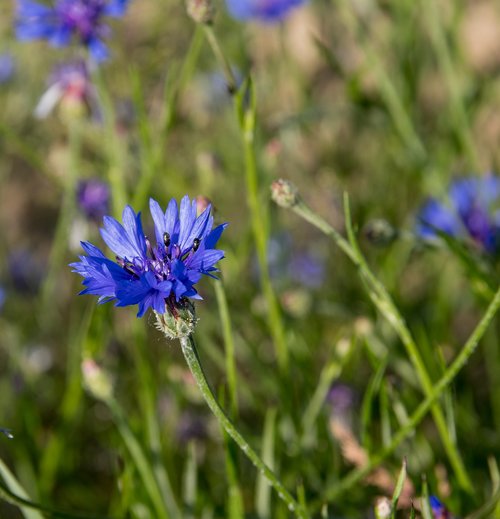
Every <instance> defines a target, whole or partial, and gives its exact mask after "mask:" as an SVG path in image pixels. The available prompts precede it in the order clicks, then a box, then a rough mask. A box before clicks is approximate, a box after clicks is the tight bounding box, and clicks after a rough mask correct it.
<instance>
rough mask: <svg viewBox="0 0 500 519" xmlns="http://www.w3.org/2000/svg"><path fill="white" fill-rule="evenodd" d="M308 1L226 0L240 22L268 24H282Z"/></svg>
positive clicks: (233, 14)
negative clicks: (293, 10)
mask: <svg viewBox="0 0 500 519" xmlns="http://www.w3.org/2000/svg"><path fill="white" fill-rule="evenodd" d="M305 1H306V0H226V3H227V7H228V9H229V12H230V13H231V16H234V18H237V19H238V20H249V19H256V20H260V21H262V22H267V23H276V22H280V21H281V20H283V19H284V18H286V17H287V15H288V14H289V12H290V11H291V10H292V9H293V8H295V7H298V6H299V5H302V4H304V3H305Z"/></svg>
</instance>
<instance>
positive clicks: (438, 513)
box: [429, 496, 451, 519]
mask: <svg viewBox="0 0 500 519" xmlns="http://www.w3.org/2000/svg"><path fill="white" fill-rule="evenodd" d="M429 503H430V505H431V510H432V515H433V517H434V519H451V515H450V512H449V511H448V509H447V508H446V507H445V506H444V505H443V503H441V501H439V499H438V498H437V497H436V496H430V497H429Z"/></svg>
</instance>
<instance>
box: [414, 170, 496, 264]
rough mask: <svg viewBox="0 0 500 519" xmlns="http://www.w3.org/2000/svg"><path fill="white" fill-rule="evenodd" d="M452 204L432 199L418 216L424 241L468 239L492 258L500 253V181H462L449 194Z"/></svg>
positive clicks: (459, 180) (418, 231)
mask: <svg viewBox="0 0 500 519" xmlns="http://www.w3.org/2000/svg"><path fill="white" fill-rule="evenodd" d="M448 197H449V204H444V203H442V202H440V201H438V200H436V199H435V198H431V199H429V200H428V201H427V202H426V203H425V204H424V206H423V207H422V208H421V210H420V212H419V215H418V223H417V233H418V234H419V236H421V237H422V238H424V239H427V238H433V237H435V236H436V235H437V234H438V232H441V233H444V234H448V235H449V236H453V237H456V238H468V239H470V240H472V242H474V243H475V244H476V245H478V246H480V247H481V248H482V249H483V250H485V251H486V252H487V253H489V254H497V253H499V252H500V212H499V211H498V210H496V208H495V203H497V202H498V201H500V178H499V177H496V176H493V175H488V176H486V177H483V178H462V179H458V180H456V181H454V182H453V183H452V184H451V186H450V189H449V192H448Z"/></svg>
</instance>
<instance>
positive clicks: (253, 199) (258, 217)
mask: <svg viewBox="0 0 500 519" xmlns="http://www.w3.org/2000/svg"><path fill="white" fill-rule="evenodd" d="M249 92H250V98H251V100H250V103H249V106H248V107H246V109H244V111H243V113H242V118H241V130H242V137H243V146H244V150H245V181H246V191H247V204H248V207H249V209H250V218H251V221H252V230H253V234H254V239H255V246H256V249H257V261H258V263H259V274H260V283H261V286H262V291H263V293H264V297H265V299H266V302H267V306H268V309H267V310H268V312H267V320H268V326H269V329H270V332H271V335H272V337H273V342H274V345H275V348H276V357H277V359H278V364H279V367H280V370H281V373H282V374H283V373H287V372H288V363H289V355H288V347H287V343H286V336H285V329H284V326H283V318H282V315H281V310H280V307H279V303H278V299H277V297H276V294H275V292H274V288H273V285H272V282H271V276H270V275H269V267H268V264H267V218H266V216H267V212H266V207H265V206H263V204H262V203H261V201H260V199H259V179H258V171H257V161H256V157H255V146H254V139H255V116H256V114H255V98H254V96H255V93H254V88H253V86H252V84H251V83H250V84H249Z"/></svg>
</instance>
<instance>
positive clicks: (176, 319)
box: [155, 299, 198, 339]
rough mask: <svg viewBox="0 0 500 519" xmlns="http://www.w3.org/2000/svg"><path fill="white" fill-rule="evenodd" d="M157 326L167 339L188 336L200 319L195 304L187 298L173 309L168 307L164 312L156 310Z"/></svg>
mask: <svg viewBox="0 0 500 519" xmlns="http://www.w3.org/2000/svg"><path fill="white" fill-rule="evenodd" d="M155 316H156V328H158V330H160V332H162V333H163V334H164V335H165V337H166V338H167V339H180V338H181V337H188V336H189V335H191V334H192V333H193V332H194V329H195V327H196V323H197V322H198V319H197V318H196V312H195V308H194V305H193V304H192V303H191V302H190V301H188V300H187V299H183V300H181V301H179V302H178V303H176V305H175V306H174V307H173V308H172V309H169V308H168V309H167V311H166V312H165V313H164V314H159V313H158V312H155Z"/></svg>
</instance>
